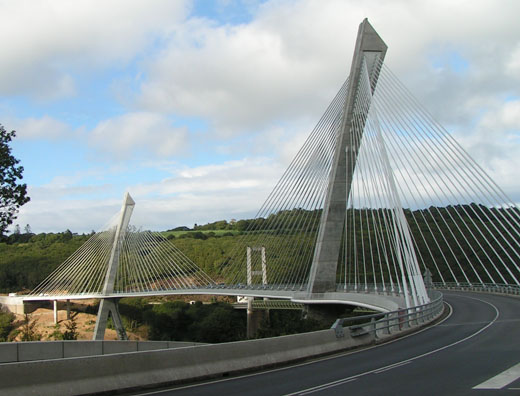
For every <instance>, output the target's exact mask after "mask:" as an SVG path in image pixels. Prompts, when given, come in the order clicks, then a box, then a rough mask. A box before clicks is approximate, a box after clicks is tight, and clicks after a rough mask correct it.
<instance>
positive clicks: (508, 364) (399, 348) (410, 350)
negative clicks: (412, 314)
mask: <svg viewBox="0 0 520 396" xmlns="http://www.w3.org/2000/svg"><path fill="white" fill-rule="evenodd" d="M444 296H445V302H447V303H448V304H449V306H450V309H451V314H450V316H449V317H448V318H447V319H445V320H444V321H443V322H441V323H439V324H437V325H436V326H434V327H431V328H428V329H426V330H423V331H421V332H420V333H416V334H413V335H411V336H408V337H406V338H401V339H398V340H396V341H393V342H391V343H386V344H382V345H378V346H375V347H371V348H369V349H365V350H362V351H357V352H350V353H345V354H342V355H336V356H333V357H327V358H323V359H320V360H316V361H312V362H307V363H304V364H300V365H294V366H290V367H284V368H280V369H276V370H270V371H266V372H260V373H255V374H250V375H245V376H239V377H232V378H227V379H223V380H218V381H211V382H206V383H201V384H195V385H189V386H181V387H177V388H172V389H168V390H161V391H156V392H146V393H141V395H161V396H162V395H175V396H180V395H198V396H199V395H200V396H203V395H226V396H232V395H248V396H254V395H311V394H312V395H420V396H427V395H436V396H437V395H488V394H493V395H495V394H507V395H516V394H518V395H520V379H516V380H514V379H515V378H516V377H517V376H518V377H520V365H519V366H518V367H517V368H516V369H515V368H514V366H515V365H517V364H519V363H520V299H519V298H514V297H509V296H500V295H491V294H477V293H453V292H449V293H448V292H446V293H445V294H444ZM512 367H513V368H512ZM511 368H512V369H511ZM508 369H511V370H509V371H508V372H506V373H505V374H502V376H500V377H498V378H495V379H494V380H492V381H491V387H495V388H499V389H473V387H475V386H478V385H479V384H482V383H484V382H485V381H488V380H490V379H491V378H493V377H495V376H497V375H499V374H500V373H502V372H504V371H505V370H508ZM503 378H506V380H502V379H503ZM489 384H490V382H487V383H484V384H483V385H481V386H482V387H484V388H489V387H490V386H489Z"/></svg>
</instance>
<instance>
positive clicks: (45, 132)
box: [8, 115, 78, 140]
mask: <svg viewBox="0 0 520 396" xmlns="http://www.w3.org/2000/svg"><path fill="white" fill-rule="evenodd" d="M8 124H9V125H10V126H11V127H12V129H14V130H16V133H17V135H16V136H17V137H18V138H19V139H51V140H52V139H61V138H73V137H76V138H77V137H78V134H77V133H75V132H74V131H73V130H72V128H71V127H70V126H69V125H67V124H65V123H64V122H62V121H60V120H57V119H55V118H53V117H50V116H48V115H45V116H43V117H41V118H32V117H30V118H26V119H23V120H9V121H8ZM76 132H77V131H76Z"/></svg>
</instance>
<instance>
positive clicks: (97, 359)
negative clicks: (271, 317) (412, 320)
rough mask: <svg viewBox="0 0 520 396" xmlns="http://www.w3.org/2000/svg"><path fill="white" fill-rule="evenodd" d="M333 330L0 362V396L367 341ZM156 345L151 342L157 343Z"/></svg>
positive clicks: (176, 373) (296, 355)
mask: <svg viewBox="0 0 520 396" xmlns="http://www.w3.org/2000/svg"><path fill="white" fill-rule="evenodd" d="M373 341H374V337H373V336H372V335H366V336H361V337H356V338H355V339H353V338H351V337H350V336H349V335H345V337H342V338H337V337H336V333H335V331H334V330H332V329H329V330H322V331H316V332H312V333H304V334H296V335H290V336H283V337H275V338H265V339H259V340H250V341H239V342H232V343H225V344H212V345H199V346H193V347H184V348H182V347H181V348H177V349H162V350H155V351H145V352H127V353H118V354H112V355H104V356H86V357H76V358H66V359H56V360H46V361H33V362H19V363H8V364H1V365H0V384H1V388H2V395H38V396H45V395H78V394H89V393H95V392H108V391H112V390H120V389H129V388H138V387H144V386H149V385H152V384H169V383H174V382H179V381H184V380H188V379H195V378H204V377H211V376H216V375H220V374H222V373H229V372H237V371H243V370H247V369H253V368H261V367H268V366H272V365H276V364H281V363H286V362H290V361H295V360H299V359H304V358H308V357H311V356H317V355H322V354H327V353H331V352H334V351H338V350H343V349H348V348H354V347H357V346H360V345H366V344H370V343H372V342H373ZM158 345H159V344H156V346H158Z"/></svg>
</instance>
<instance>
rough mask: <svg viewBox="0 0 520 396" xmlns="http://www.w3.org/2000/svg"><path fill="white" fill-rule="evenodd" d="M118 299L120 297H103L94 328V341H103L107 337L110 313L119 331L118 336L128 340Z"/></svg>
mask: <svg viewBox="0 0 520 396" xmlns="http://www.w3.org/2000/svg"><path fill="white" fill-rule="evenodd" d="M118 301H119V299H118V298H103V299H101V301H100V303H99V310H98V315H97V319H96V327H95V328H94V336H93V338H92V339H93V340H94V341H103V340H104V339H105V330H106V328H107V321H108V314H109V313H110V317H111V318H112V322H113V324H114V327H115V329H116V332H117V338H118V339H119V340H128V336H127V335H126V331H125V327H124V326H123V321H122V320H121V314H120V313H119V307H118V305H117V303H118Z"/></svg>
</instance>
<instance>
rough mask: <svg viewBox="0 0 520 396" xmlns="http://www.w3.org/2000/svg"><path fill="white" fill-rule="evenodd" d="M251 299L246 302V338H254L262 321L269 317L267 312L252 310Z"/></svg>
mask: <svg viewBox="0 0 520 396" xmlns="http://www.w3.org/2000/svg"><path fill="white" fill-rule="evenodd" d="M253 299H254V297H249V298H248V300H247V338H255V337H256V333H257V331H258V329H259V328H260V325H261V324H262V321H263V320H264V319H265V318H266V317H267V318H268V317H269V310H259V309H256V310H255V309H253Z"/></svg>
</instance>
